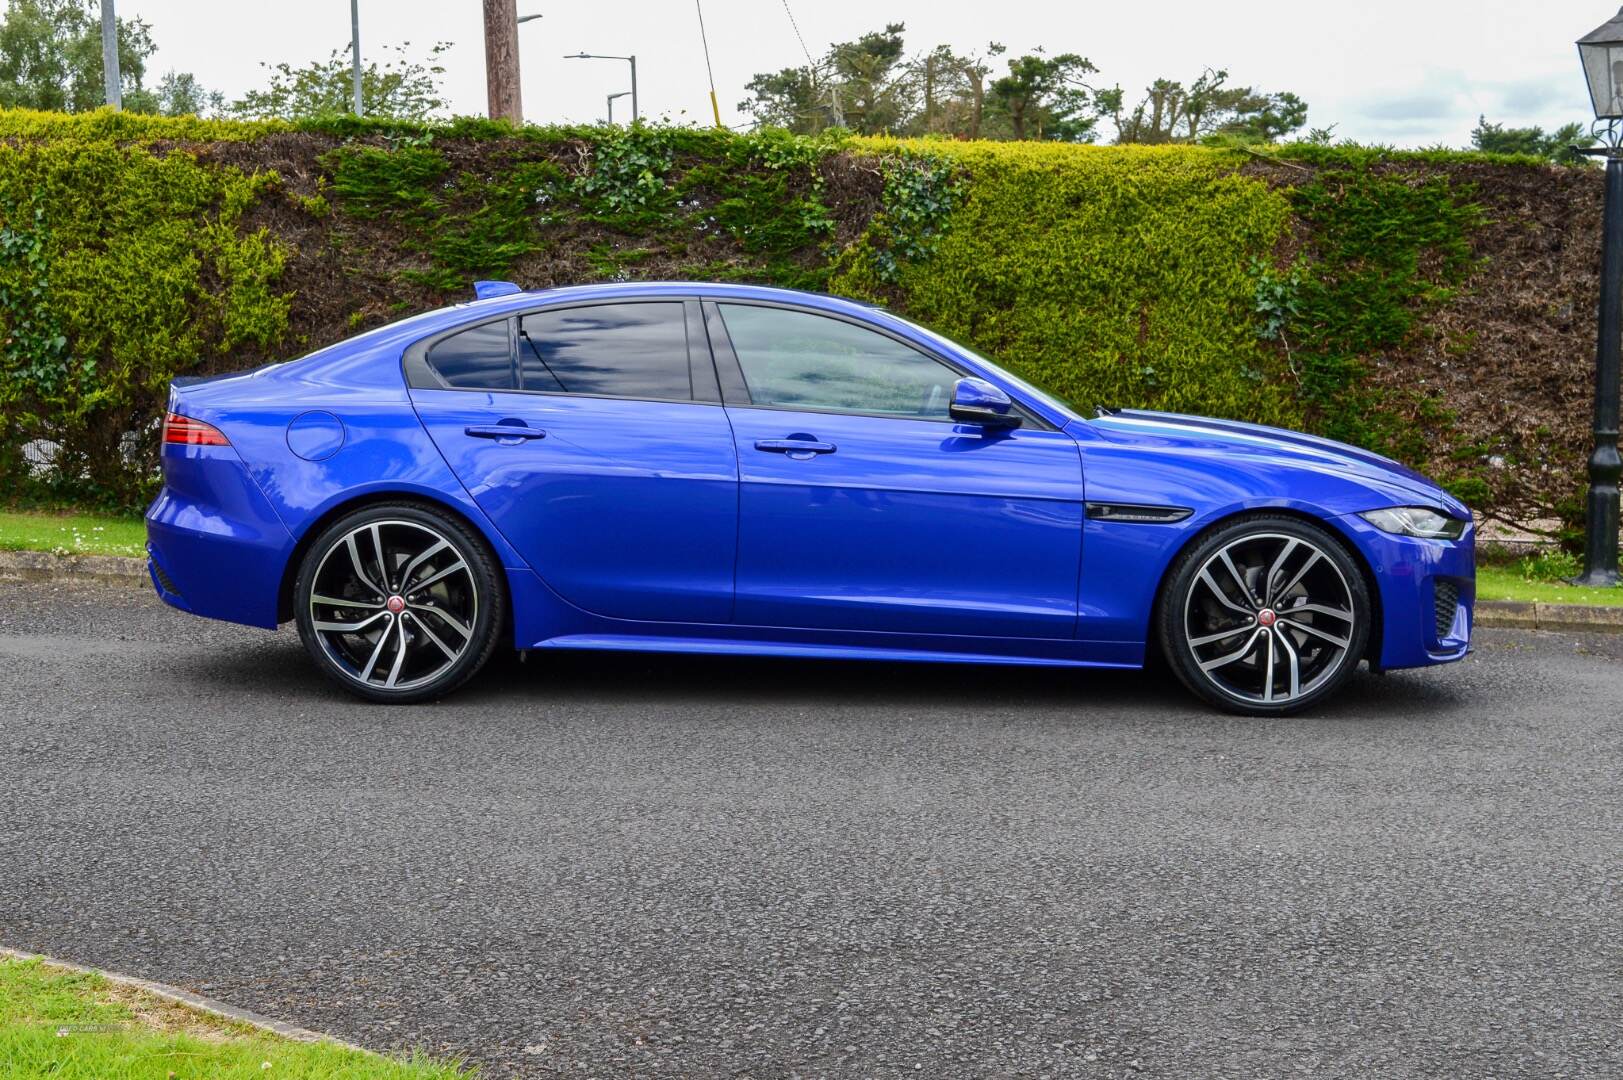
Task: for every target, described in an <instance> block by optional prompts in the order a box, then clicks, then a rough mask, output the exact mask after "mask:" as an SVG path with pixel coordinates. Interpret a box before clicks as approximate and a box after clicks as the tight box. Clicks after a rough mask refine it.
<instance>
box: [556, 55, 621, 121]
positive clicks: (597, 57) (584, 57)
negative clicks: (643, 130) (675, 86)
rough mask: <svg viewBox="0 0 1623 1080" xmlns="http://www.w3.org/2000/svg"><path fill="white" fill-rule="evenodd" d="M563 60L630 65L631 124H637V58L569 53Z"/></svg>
mask: <svg viewBox="0 0 1623 1080" xmlns="http://www.w3.org/2000/svg"><path fill="white" fill-rule="evenodd" d="M564 59H565V60H625V61H627V62H628V63H630V64H631V122H632V123H633V124H635V123H636V122H637V117H638V115H639V114H638V112H637V58H636V57H635V56H609V55H607V54H605V53H589V52H578V53H570V54H568V55H567V56H565V57H564Z"/></svg>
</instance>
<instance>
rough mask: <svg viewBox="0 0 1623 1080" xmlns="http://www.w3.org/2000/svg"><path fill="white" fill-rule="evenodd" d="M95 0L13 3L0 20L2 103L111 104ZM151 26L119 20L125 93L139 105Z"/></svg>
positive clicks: (77, 107)
mask: <svg viewBox="0 0 1623 1080" xmlns="http://www.w3.org/2000/svg"><path fill="white" fill-rule="evenodd" d="M100 11H101V9H100V7H99V6H98V5H97V4H96V2H95V0H11V2H10V4H9V6H8V7H7V8H6V15H5V20H4V21H3V22H0V105H4V106H7V107H10V108H24V109H49V110H53V111H56V112H83V111H85V110H88V109H95V108H99V107H100V106H102V105H104V104H106V100H105V98H106V89H105V87H104V84H103V80H102V64H101V13H100ZM156 49H157V46H156V45H154V44H153V43H152V33H151V27H149V26H148V25H147V24H146V23H145V22H143V21H142V20H140V19H122V18H121V19H119V20H118V69H119V79H120V82H121V84H122V85H121V87H120V89H121V90H122V92H123V94H124V95H125V96H126V97H132V98H135V99H136V100H137V102H138V103H139V100H140V92H141V90H142V86H141V80H142V77H143V76H144V75H145V73H146V61H147V58H148V57H149V56H151V55H152V54H153V52H154V51H156Z"/></svg>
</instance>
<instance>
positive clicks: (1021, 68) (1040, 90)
mask: <svg viewBox="0 0 1623 1080" xmlns="http://www.w3.org/2000/svg"><path fill="white" fill-rule="evenodd" d="M1098 70H1099V69H1098V68H1096V67H1094V66H1093V65H1092V64H1091V63H1089V62H1088V60H1087V58H1086V57H1083V56H1078V55H1077V54H1076V53H1061V54H1060V55H1058V56H1045V55H1043V51H1042V49H1041V48H1039V49H1038V50H1037V51H1036V52H1034V53H1028V54H1027V55H1025V56H1017V57H1015V58H1014V59H1012V60H1010V61H1009V73H1008V74H1007V75H1005V76H1003V77H1002V78H1000V79H997V80H996V81H994V82H993V83H992V85H991V86H989V87H988V88H987V92H988V93H989V94H990V95H991V98H992V100H993V101H994V102H996V103H997V104H998V106H999V107H1000V108H1002V109H1003V110H1004V112H1005V113H1006V114H1007V115H1008V118H1009V124H1010V126H1011V127H1012V128H1013V129H1014V137H1015V138H1016V139H1024V138H1027V137H1028V134H1029V136H1030V137H1032V138H1036V139H1045V138H1046V139H1057V140H1061V141H1064V142H1088V141H1090V140H1091V139H1092V138H1093V128H1094V125H1095V124H1096V123H1097V121H1098V118H1097V117H1096V116H1095V115H1093V113H1092V101H1091V96H1092V91H1091V90H1090V89H1089V87H1088V86H1087V84H1086V83H1085V82H1083V81H1082V79H1083V76H1085V75H1090V74H1093V73H1094V72H1096V71H1098Z"/></svg>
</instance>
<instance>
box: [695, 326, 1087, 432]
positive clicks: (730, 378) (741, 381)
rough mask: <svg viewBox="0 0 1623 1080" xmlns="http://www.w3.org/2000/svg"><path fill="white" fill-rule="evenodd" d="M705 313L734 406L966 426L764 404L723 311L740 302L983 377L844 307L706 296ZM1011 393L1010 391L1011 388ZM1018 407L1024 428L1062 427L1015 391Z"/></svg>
mask: <svg viewBox="0 0 1623 1080" xmlns="http://www.w3.org/2000/svg"><path fill="white" fill-rule="evenodd" d="M703 300H704V313H705V320H704V321H705V327H706V329H707V330H708V331H709V335H710V345H711V351H712V352H713V353H714V354H715V363H716V373H717V377H718V378H719V379H720V380H721V386H722V400H723V401H724V402H725V403H726V405H727V407H728V408H730V409H760V410H763V411H768V412H799V413H826V414H828V415H830V416H868V417H872V418H874V419H876V420H907V421H910V422H912V423H915V424H941V425H944V426H948V427H962V426H963V424H964V423H965V422H964V421H962V420H954V419H952V418H950V417H949V418H947V419H945V420H937V419H935V418H934V417H929V416H898V415H897V414H896V413H880V412H858V411H856V410H854V409H820V408H814V407H809V406H795V405H760V404H757V403H756V402H755V401H754V400H753V399H752V398H751V397H750V396H749V383H748V381H747V380H746V379H745V378H744V367H743V365H742V364H740V363H739V362H738V352H737V350H735V349H734V348H733V343H732V338H731V337H729V336H728V334H727V325H726V322H725V320H724V318H723V316H722V314H721V305H722V304H736V305H740V306H747V307H764V308H778V309H780V310H783V311H794V312H799V313H800V314H802V315H815V316H818V317H820V318H824V319H835V320H837V321H839V322H843V323H848V324H850V325H851V326H855V327H858V328H859V329H862V330H868V331H871V332H873V333H875V334H879V335H881V336H883V337H887V338H890V339H891V340H892V341H894V342H896V343H897V344H898V345H902V346H904V347H906V348H909V349H912V350H913V351H914V352H916V353H919V354H920V355H922V356H925V357H928V358H929V359H931V360H934V361H935V362H936V363H938V364H940V365H941V366H942V367H944V368H946V369H947V370H949V371H952V372H955V373H956V374H957V376H958V378H960V379H969V378H974V379H978V378H980V376H979V375H978V374H976V373H975V372H973V371H970V370H968V369H966V368H965V367H964V366H963V365H962V364H960V363H958V362H957V361H955V360H953V359H951V358H949V357H946V356H943V355H941V354H940V353H938V352H936V351H935V350H934V349H927V348H924V347H923V346H921V345H919V344H918V343H917V342H913V341H909V340H908V339H907V338H905V337H903V336H902V335H901V334H898V333H896V332H895V331H893V330H891V329H890V328H889V327H886V326H875V325H874V324H873V323H871V322H866V321H864V320H862V319H858V318H855V317H853V316H850V315H847V314H845V313H844V312H839V311H825V310H823V309H822V308H816V307H811V306H808V305H805V304H793V303H783V302H781V301H777V300H757V299H753V298H751V299H743V298H735V297H731V296H713V295H710V296H705V297H704V298H703ZM1005 393H1007V391H1005ZM1009 398H1010V400H1012V401H1013V402H1014V407H1015V408H1016V409H1018V410H1019V412H1020V416H1021V419H1022V421H1023V423H1022V425H1021V426H1022V427H1024V428H1026V429H1027V430H1036V431H1058V430H1059V428H1057V427H1055V426H1054V425H1053V424H1051V423H1049V422H1048V421H1047V420H1046V419H1044V418H1043V417H1042V416H1040V415H1038V414H1037V413H1036V412H1035V411H1033V410H1032V409H1031V408H1030V407H1029V406H1027V405H1026V403H1025V402H1023V401H1021V400H1020V399H1019V398H1018V397H1016V396H1015V395H1013V394H1010V395H1009Z"/></svg>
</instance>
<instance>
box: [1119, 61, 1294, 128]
mask: <svg viewBox="0 0 1623 1080" xmlns="http://www.w3.org/2000/svg"><path fill="white" fill-rule="evenodd" d="M1228 77H1229V73H1228V72H1227V71H1225V70H1223V69H1222V68H1207V69H1206V70H1205V71H1203V72H1201V74H1200V77H1199V78H1198V79H1196V80H1195V81H1194V82H1192V83H1190V84H1189V85H1188V86H1185V85H1184V84H1183V83H1181V82H1176V81H1174V80H1171V79H1156V80H1155V82H1153V83H1151V84H1150V86H1149V87H1148V88H1147V89H1146V90H1145V92H1144V97H1143V99H1142V100H1140V101H1139V103H1138V104H1137V105H1136V106H1134V107H1133V109H1132V111H1131V112H1128V111H1125V110H1124V109H1123V96H1122V93H1121V88H1120V87H1116V88H1115V89H1114V90H1111V91H1108V92H1101V93H1100V94H1098V95H1097V98H1098V100H1099V102H1100V103H1101V111H1106V112H1109V113H1110V115H1111V117H1112V119H1113V120H1114V122H1115V125H1116V141H1117V142H1121V143H1169V142H1195V141H1197V140H1199V139H1202V138H1204V137H1206V136H1208V135H1214V134H1224V135H1231V136H1234V137H1237V138H1242V139H1248V140H1254V141H1261V142H1275V141H1277V140H1279V139H1280V138H1282V137H1284V136H1285V135H1288V134H1290V133H1291V132H1293V131H1296V130H1297V129H1298V128H1300V127H1302V125H1304V124H1306V123H1307V102H1305V101H1303V100H1302V99H1301V98H1299V97H1297V96H1296V95H1295V94H1292V93H1289V92H1288V91H1287V92H1282V93H1275V94H1270V93H1265V92H1263V91H1259V90H1255V89H1253V88H1252V87H1249V86H1229V85H1228Z"/></svg>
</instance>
